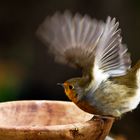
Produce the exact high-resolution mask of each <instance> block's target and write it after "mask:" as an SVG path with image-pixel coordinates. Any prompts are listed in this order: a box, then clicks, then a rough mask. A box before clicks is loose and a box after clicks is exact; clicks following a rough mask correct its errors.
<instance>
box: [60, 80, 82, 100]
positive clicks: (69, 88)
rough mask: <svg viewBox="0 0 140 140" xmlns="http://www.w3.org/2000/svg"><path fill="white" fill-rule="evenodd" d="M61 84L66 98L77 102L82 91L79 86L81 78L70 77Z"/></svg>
mask: <svg viewBox="0 0 140 140" xmlns="http://www.w3.org/2000/svg"><path fill="white" fill-rule="evenodd" d="M61 85H62V86H63V87H64V91H65V93H66V95H67V96H68V98H69V99H70V100H72V101H73V102H74V103H77V102H78V100H79V98H80V97H81V96H82V93H83V92H84V88H83V87H82V86H81V78H72V79H70V80H67V81H65V82H64V83H63V84H61Z"/></svg>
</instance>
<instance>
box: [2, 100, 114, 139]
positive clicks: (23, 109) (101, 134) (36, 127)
mask: <svg viewBox="0 0 140 140" xmlns="http://www.w3.org/2000/svg"><path fill="white" fill-rule="evenodd" d="M113 121H114V119H113V118H111V117H106V118H105V117H101V116H100V117H98V118H97V117H95V118H94V117H93V114H89V113H86V112H84V111H82V110H81V109H79V108H78V107H77V106H76V105H75V104H73V103H72V102H64V101H13V102H5V103H0V140H11V139H12V140H62V139H63V140H104V138H105V137H106V135H108V133H109V131H110V128H111V126H112V123H113Z"/></svg>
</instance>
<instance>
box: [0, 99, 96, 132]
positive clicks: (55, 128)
mask: <svg viewBox="0 0 140 140" xmlns="http://www.w3.org/2000/svg"><path fill="white" fill-rule="evenodd" d="M26 102H29V103H32V102H34V103H44V102H47V103H52V102H55V103H59V104H67V103H68V104H71V105H75V104H74V103H73V102H71V101H59V100H15V101H6V102H1V103H0V106H5V105H7V104H14V103H26ZM75 107H77V106H76V105H75ZM77 108H78V107H77ZM79 109H80V108H79ZM80 110H81V109H80ZM81 111H83V110H81ZM83 112H85V111H83ZM85 113H86V114H89V115H91V118H90V119H89V120H87V121H83V122H79V123H78V122H76V123H71V124H64V125H46V126H45V125H44V126H43V125H41V126H39V125H37V126H34V125H33V126H28V125H23V126H11V125H10V126H4V125H3V126H2V125H0V131H2V130H8V131H24V132H25V131H26V130H27V131H52V130H53V131H58V130H62V131H63V130H69V129H74V128H82V127H86V126H89V125H90V123H89V121H92V118H93V116H94V114H90V113H87V112H85Z"/></svg>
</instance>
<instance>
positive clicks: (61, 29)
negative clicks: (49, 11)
mask: <svg viewBox="0 0 140 140" xmlns="http://www.w3.org/2000/svg"><path fill="white" fill-rule="evenodd" d="M104 24H105V23H103V22H102V21H96V20H95V19H91V18H90V17H88V16H87V15H85V16H84V17H82V16H81V15H79V14H76V15H75V16H74V17H73V16H72V15H71V13H69V12H65V13H64V14H60V13H56V14H55V15H53V16H52V17H48V18H47V19H46V20H45V21H44V22H43V24H42V25H41V26H40V27H39V29H38V31H37V34H38V35H39V37H40V38H41V39H42V40H43V42H45V43H47V42H48V43H49V44H50V46H49V50H50V52H51V53H53V54H54V56H55V60H56V61H58V62H61V63H68V64H70V65H73V66H80V67H86V66H87V65H90V64H92V65H93V62H94V54H95V48H96V47H97V45H98V43H99V40H100V38H101V36H102V34H103V28H104Z"/></svg>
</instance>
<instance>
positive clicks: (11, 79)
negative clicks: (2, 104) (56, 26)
mask: <svg viewBox="0 0 140 140" xmlns="http://www.w3.org/2000/svg"><path fill="white" fill-rule="evenodd" d="M66 9H69V10H70V11H72V12H73V13H76V12H79V13H81V14H82V15H84V14H88V15H90V16H91V17H94V18H97V19H102V20H105V19H106V17H107V16H108V15H110V16H111V17H116V18H117V20H119V22H120V27H121V28H122V36H123V42H124V43H126V44H127V45H128V48H129V51H130V52H131V57H132V61H133V64H135V63H136V61H137V60H138V59H139V58H140V37H139V34H140V33H139V31H140V1H139V0H133V1H131V0H5V1H2V0H1V1H0V101H11V100H25V99H37V100H38V99H46V100H68V98H67V97H66V96H65V94H64V92H63V89H62V88H60V87H58V86H57V85H56V83H58V82H63V81H65V80H66V79H68V78H71V77H74V76H77V75H80V71H79V70H76V69H72V68H70V67H68V66H64V65H61V64H57V63H55V62H54V61H53V57H52V56H50V55H49V54H48V53H47V47H46V46H45V45H44V44H43V43H41V42H40V41H39V40H38V39H37V37H36V35H35V32H36V30H37V27H38V26H39V24H40V23H42V21H43V20H44V18H45V17H46V16H47V15H52V14H53V13H54V12H56V11H58V10H59V11H62V12H63V11H64V10H66ZM139 129H140V107H138V108H137V109H136V110H135V111H133V112H131V113H128V114H127V115H125V116H123V117H122V119H121V120H119V121H117V122H116V123H115V124H114V127H113V130H112V131H113V133H115V134H117V135H118V134H119V135H124V136H125V137H127V138H128V139H129V140H140V135H139Z"/></svg>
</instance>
